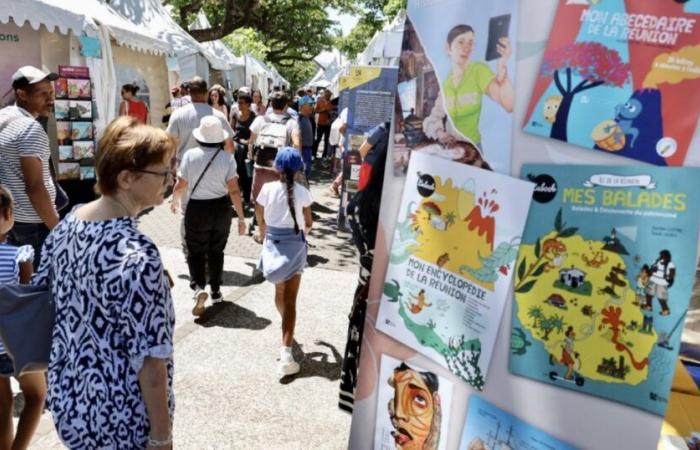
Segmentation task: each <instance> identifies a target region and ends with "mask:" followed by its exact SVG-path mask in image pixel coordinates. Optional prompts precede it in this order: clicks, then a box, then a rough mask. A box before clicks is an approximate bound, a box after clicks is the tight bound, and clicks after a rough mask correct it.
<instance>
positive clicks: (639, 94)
mask: <svg viewBox="0 0 700 450" xmlns="http://www.w3.org/2000/svg"><path fill="white" fill-rule="evenodd" d="M661 106H662V103H661V91H659V90H658V89H646V88H645V89H639V90H637V91H634V93H633V94H632V95H631V96H630V98H629V99H627V101H625V103H623V104H620V105H618V106H617V107H615V122H617V123H618V124H619V125H620V128H621V129H622V130H623V133H624V134H625V136H626V139H625V146H624V147H623V148H622V149H620V151H618V152H616V154H617V155H620V156H626V157H631V158H635V159H641V160H643V161H646V162H648V163H651V164H656V165H661V166H665V165H667V163H666V160H665V159H664V158H663V157H661V156H660V155H659V154H658V153H657V152H656V144H657V142H659V140H660V139H661V138H663V137H664V133H663V116H662V115H661ZM595 148H597V149H600V150H603V149H601V148H600V147H598V146H597V145H596V146H595Z"/></svg>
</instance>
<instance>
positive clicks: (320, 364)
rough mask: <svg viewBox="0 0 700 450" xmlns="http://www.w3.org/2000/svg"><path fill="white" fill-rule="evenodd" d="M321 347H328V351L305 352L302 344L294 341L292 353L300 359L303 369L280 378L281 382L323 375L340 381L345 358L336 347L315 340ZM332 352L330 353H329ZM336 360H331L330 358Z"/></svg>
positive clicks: (285, 382)
mask: <svg viewBox="0 0 700 450" xmlns="http://www.w3.org/2000/svg"><path fill="white" fill-rule="evenodd" d="M314 344H316V345H317V346H319V347H326V348H327V349H328V351H316V352H309V353H304V351H303V350H302V349H301V346H300V345H299V344H298V343H297V341H294V345H293V346H292V354H293V355H294V359H295V360H296V361H299V365H300V366H301V371H300V372H299V373H297V374H296V375H290V376H288V377H284V378H282V379H281V380H280V383H281V384H289V383H293V382H294V380H297V379H299V378H311V377H321V378H325V379H327V380H329V381H338V380H339V379H340V371H341V368H342V364H343V358H342V356H340V353H338V350H336V348H335V347H333V346H332V345H331V344H329V343H327V342H324V341H316V342H314ZM329 353H330V354H329ZM331 357H332V358H333V360H334V361H331V360H330V358H331Z"/></svg>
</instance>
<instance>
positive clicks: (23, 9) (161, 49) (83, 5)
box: [0, 0, 168, 53]
mask: <svg viewBox="0 0 700 450" xmlns="http://www.w3.org/2000/svg"><path fill="white" fill-rule="evenodd" d="M10 18H11V19H12V20H13V21H14V22H15V23H16V24H17V25H19V26H22V25H23V24H24V23H25V22H28V23H29V24H30V26H31V27H32V28H33V29H35V30H38V29H39V27H40V26H41V25H44V26H45V27H46V28H47V29H48V30H49V31H53V30H55V29H58V30H59V31H60V32H61V33H62V34H67V33H68V31H72V32H73V34H74V35H76V36H81V35H82V34H83V33H85V32H87V33H88V34H90V35H95V34H96V33H97V25H98V24H100V25H104V26H105V27H106V28H107V30H108V32H109V34H110V36H111V37H112V38H114V40H115V41H116V42H117V44H119V45H121V46H125V47H129V48H132V49H134V50H138V51H141V52H144V53H167V51H168V46H167V45H166V44H164V43H163V42H161V41H160V40H159V39H158V38H157V37H156V36H155V35H152V34H150V33H149V32H148V30H146V29H139V28H138V27H136V26H135V25H134V24H133V23H131V22H129V21H128V20H126V19H125V18H124V17H122V16H120V15H119V14H118V13H117V12H115V11H114V10H113V9H112V8H111V7H110V6H109V5H107V4H106V3H103V2H102V1H100V0H80V1H74V2H66V1H61V0H24V1H22V2H17V1H7V0H0V22H2V23H7V22H9V20H10Z"/></svg>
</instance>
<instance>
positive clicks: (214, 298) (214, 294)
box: [210, 291, 224, 305]
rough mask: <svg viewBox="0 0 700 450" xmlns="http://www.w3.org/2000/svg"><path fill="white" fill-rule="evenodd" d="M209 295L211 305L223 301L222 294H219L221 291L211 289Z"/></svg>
mask: <svg viewBox="0 0 700 450" xmlns="http://www.w3.org/2000/svg"><path fill="white" fill-rule="evenodd" d="M210 297H211V304H212V305H216V304H217V303H219V302H223V301H224V296H223V295H222V294H221V291H211V294H210Z"/></svg>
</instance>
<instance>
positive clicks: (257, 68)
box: [245, 54, 275, 100]
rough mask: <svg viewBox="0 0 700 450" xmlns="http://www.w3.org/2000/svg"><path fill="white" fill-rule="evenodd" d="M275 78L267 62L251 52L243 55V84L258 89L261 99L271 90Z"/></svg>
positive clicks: (265, 98)
mask: <svg viewBox="0 0 700 450" xmlns="http://www.w3.org/2000/svg"><path fill="white" fill-rule="evenodd" d="M274 81H275V78H274V74H273V73H272V70H270V68H269V67H267V64H265V63H264V62H262V61H260V60H259V59H257V58H256V57H254V56H253V55H251V54H246V55H245V85H246V86H248V87H250V88H252V89H260V92H262V94H263V100H267V94H268V92H270V91H271V90H272V86H273V84H274Z"/></svg>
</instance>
